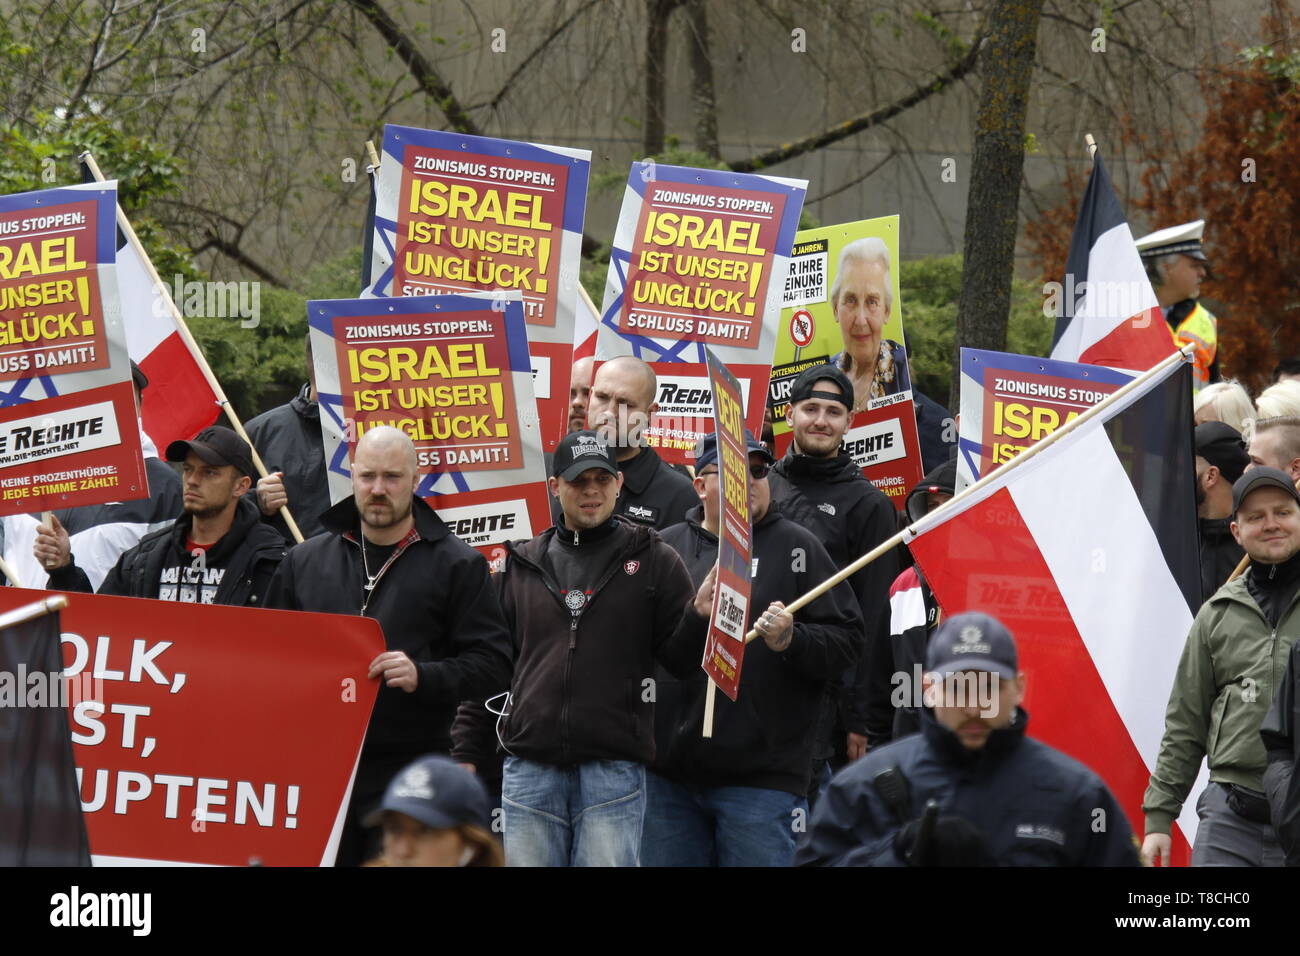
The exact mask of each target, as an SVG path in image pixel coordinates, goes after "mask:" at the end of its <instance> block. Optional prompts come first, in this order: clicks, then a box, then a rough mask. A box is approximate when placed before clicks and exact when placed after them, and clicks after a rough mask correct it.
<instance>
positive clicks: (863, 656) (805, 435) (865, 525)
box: [771, 365, 898, 796]
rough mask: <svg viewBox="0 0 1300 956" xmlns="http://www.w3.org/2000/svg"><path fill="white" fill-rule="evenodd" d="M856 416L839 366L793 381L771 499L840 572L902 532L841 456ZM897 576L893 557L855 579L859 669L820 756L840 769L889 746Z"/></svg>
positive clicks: (828, 718) (838, 700) (836, 707)
mask: <svg viewBox="0 0 1300 956" xmlns="http://www.w3.org/2000/svg"><path fill="white" fill-rule="evenodd" d="M852 409H853V386H852V385H851V384H850V382H849V379H848V376H846V375H845V374H844V373H843V372H842V371H840V370H839V369H838V368H836V367H835V366H833V365H817V366H814V367H813V368H810V369H808V370H807V371H805V372H804V373H803V374H802V375H800V376H799V377H798V378H797V379H795V381H794V385H793V386H792V387H791V391H790V411H789V414H788V416H787V419H786V421H787V423H788V424H789V425H790V427H791V429H792V430H793V432H794V440H793V442H792V443H791V445H790V448H789V450H788V451H787V452H786V454H785V457H784V458H782V459H781V460H780V461H778V462H777V463H776V465H775V466H774V467H773V469H772V478H771V485H772V500H773V501H774V502H776V504H777V507H778V508H780V510H781V513H782V514H784V515H785V516H786V517H787V518H789V519H790V520H791V521H793V522H795V523H796V524H799V525H802V526H803V527H805V528H807V529H808V530H809V531H812V532H813V533H814V534H816V535H817V537H818V538H819V539H820V540H821V541H822V543H823V544H824V545H825V546H826V551H827V552H828V553H829V554H830V556H831V560H832V561H834V562H835V566H836V567H837V568H842V567H844V566H845V565H847V564H851V563H852V562H853V561H855V560H857V559H858V558H859V557H861V556H862V555H864V554H866V553H867V552H868V551H870V550H871V549H872V548H874V547H875V546H876V545H878V544H880V543H881V542H882V541H885V540H886V539H888V538H890V537H891V536H892V535H893V534H894V532H895V531H896V529H897V518H896V517H895V515H896V512H895V510H894V506H893V505H892V504H890V502H889V499H888V498H887V497H885V495H884V494H883V493H882V492H880V491H878V490H877V489H876V488H875V486H874V485H872V484H871V482H869V481H867V479H866V477H865V476H863V474H862V471H861V469H859V468H858V466H857V465H856V464H854V462H853V459H852V457H850V456H849V455H848V454H847V453H846V452H843V451H841V450H840V445H841V443H842V441H843V439H844V434H845V432H847V431H848V429H849V425H850V424H851V423H852ZM897 575H898V560H897V557H896V556H895V555H894V554H892V553H891V554H887V555H884V556H882V557H881V558H879V559H877V560H876V561H873V562H872V563H871V564H869V565H867V566H866V567H865V568H863V569H862V570H861V571H859V572H858V573H857V574H855V575H853V577H851V578H849V586H850V587H851V588H852V589H853V593H854V594H855V595H856V596H857V600H858V608H859V610H860V612H861V614H862V620H863V622H864V629H865V637H864V639H863V640H864V643H863V645H862V647H861V649H860V652H859V655H858V664H857V667H856V670H854V671H853V672H850V673H848V674H846V675H845V678H844V680H843V682H842V687H843V690H842V691H839V690H838V689H832V690H831V691H829V692H828V695H827V704H826V713H825V717H824V720H825V728H824V731H823V732H822V733H821V734H820V735H819V736H820V739H821V741H822V743H823V746H822V751H821V757H822V758H823V759H825V758H827V757H830V758H832V764H833V765H834V766H839V765H841V764H843V763H844V762H845V760H855V759H857V758H858V757H860V756H862V754H863V753H865V752H866V748H867V742H868V738H870V739H871V742H872V744H873V745H874V744H875V743H877V742H882V741H885V740H888V739H889V735H890V731H891V728H892V725H893V712H892V709H891V707H890V704H889V693H890V686H889V678H890V673H891V671H892V668H893V659H892V654H891V653H890V648H889V585H890V583H891V582H892V581H893V580H894V578H895V577H896V576H897ZM817 782H820V781H817ZM817 782H815V783H817ZM815 792H816V787H815V786H814V789H813V794H814V796H815Z"/></svg>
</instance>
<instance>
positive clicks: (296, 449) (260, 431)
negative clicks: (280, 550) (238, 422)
mask: <svg viewBox="0 0 1300 956" xmlns="http://www.w3.org/2000/svg"><path fill="white" fill-rule="evenodd" d="M244 430H245V431H247V432H248V438H249V441H251V442H252V443H253V447H255V448H256V449H257V451H258V454H260V455H261V456H262V461H263V462H264V463H265V465H266V467H267V468H268V469H269V470H270V474H268V475H267V476H266V477H265V478H262V479H260V480H259V481H258V482H257V489H256V490H257V505H258V507H259V508H261V509H262V514H263V515H264V516H266V519H267V520H268V521H269V522H270V523H271V524H272V525H273V526H274V527H275V528H276V530H277V531H279V532H280V533H281V534H282V535H284V537H285V540H286V541H289V540H292V538H291V536H290V534H289V526H288V525H287V524H286V523H285V521H284V518H283V516H282V515H281V514H280V509H282V508H284V507H285V506H286V505H287V506H288V508H289V510H290V512H291V513H292V514H293V520H294V522H295V523H296V524H297V525H298V530H299V531H301V532H302V535H303V537H304V538H310V537H312V536H313V535H318V534H320V533H321V532H322V531H324V530H325V526H324V525H323V524H321V515H323V514H324V513H325V512H326V511H327V510H328V509H329V507H330V489H329V480H328V478H327V476H326V474H325V444H324V439H323V438H322V437H321V430H320V404H319V403H318V402H317V401H316V366H315V365H313V364H312V357H311V333H310V332H308V333H307V383H306V384H305V385H303V387H302V388H301V389H300V390H299V392H298V394H297V395H295V396H294V397H293V399H291V400H290V401H289V403H288V404H287V405H281V406H279V407H278V408H273V409H271V410H270V411H269V412H263V413H262V414H261V415H258V416H257V417H256V418H254V419H253V420H252V421H250V422H249V423H248V424H247V425H246V426H244Z"/></svg>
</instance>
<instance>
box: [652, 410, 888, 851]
mask: <svg viewBox="0 0 1300 956" xmlns="http://www.w3.org/2000/svg"><path fill="white" fill-rule="evenodd" d="M745 438H746V443H747V446H748V449H749V467H750V515H751V518H752V520H753V535H752V538H751V542H752V549H753V551H752V561H751V565H752V568H753V591H752V592H751V595H750V602H749V606H750V607H751V608H755V609H760V608H765V609H766V610H765V612H764V613H763V615H762V616H761V617H759V618H758V620H757V622H756V626H757V627H758V629H759V632H760V634H761V635H762V638H763V639H762V640H761V641H760V640H755V641H754V642H752V643H751V644H750V645H749V646H748V647H747V648H746V650H745V658H744V666H743V667H742V668H741V672H740V689H739V694H738V696H737V699H736V701H735V702H734V703H733V702H732V701H731V699H730V698H728V697H726V696H724V695H721V694H719V695H718V696H717V699H716V710H715V714H714V725H713V736H712V737H710V738H708V739H705V738H704V737H703V736H702V729H703V726H702V725H703V716H704V697H705V693H706V690H707V686H708V678H707V677H706V676H705V675H704V672H703V671H702V670H700V669H698V668H697V669H695V670H694V671H693V672H692V673H691V675H690V676H689V677H688V678H687V679H686V680H684V681H681V682H673V681H672V680H671V679H670V678H669V677H668V675H665V674H659V675H656V682H657V685H658V693H657V695H656V702H655V742H656V758H655V763H654V764H653V766H652V768H651V772H650V773H649V774H647V783H648V787H649V793H648V797H647V806H646V823H645V832H644V834H643V835H642V838H641V863H642V865H643V866H710V865H718V866H789V865H790V862H791V860H792V859H793V857H794V845H795V831H796V829H799V828H801V826H802V824H803V823H804V822H805V819H806V817H807V813H808V800H807V793H808V777H809V774H810V773H811V771H812V762H813V751H814V750H815V740H814V737H815V735H816V733H817V730H818V722H819V717H820V716H821V707H822V699H823V697H824V696H825V690H826V684H827V683H828V682H829V681H834V680H837V679H838V678H839V676H840V675H841V674H842V673H843V672H844V670H845V669H846V668H847V667H849V666H850V665H851V664H852V663H853V659H854V655H855V654H856V653H857V649H858V647H859V645H860V644H861V635H862V619H861V617H860V616H859V613H858V607H857V601H856V600H855V599H854V595H853V592H852V591H851V590H850V589H849V586H848V584H847V583H841V584H839V585H837V586H836V587H835V588H833V589H832V590H831V591H828V592H827V593H826V594H823V595H821V596H820V597H819V598H817V600H815V601H813V602H811V603H810V604H808V605H807V606H805V607H803V608H801V609H800V610H799V611H798V612H797V613H796V614H795V615H793V617H792V616H791V615H790V614H788V613H786V612H785V610H784V608H785V602H787V601H791V600H793V599H794V598H796V597H798V596H799V595H801V594H803V593H805V592H807V591H810V590H812V588H814V587H815V586H816V585H818V584H820V583H821V582H822V581H824V580H826V578H828V577H830V576H831V575H833V574H834V573H835V565H834V563H833V562H832V561H831V559H830V556H829V555H828V554H827V553H826V549H825V548H823V547H822V545H821V543H820V542H819V541H818V540H817V538H816V537H815V536H814V535H813V533H812V532H811V531H808V530H806V529H804V528H801V527H799V526H798V525H796V524H794V523H793V522H791V521H787V520H786V519H785V518H784V517H782V516H781V514H780V513H779V512H778V511H777V510H776V508H775V507H773V506H772V505H771V496H770V494H769V491H768V479H767V473H768V469H769V468H770V466H771V463H772V456H771V455H770V454H769V453H768V451H767V449H766V448H765V447H764V446H763V445H762V444H760V443H759V442H758V440H757V439H755V438H754V436H753V435H751V434H749V432H746V433H745ZM695 469H696V472H695V490H696V492H697V493H698V494H699V497H700V504H699V505H697V506H696V507H695V508H694V509H692V510H691V511H689V512H687V515H686V521H684V522H683V523H681V524H678V525H674V526H673V527H671V528H669V529H668V530H667V531H665V532H664V534H663V537H664V540H665V541H666V542H668V543H669V544H670V545H672V546H673V547H674V548H675V549H677V553H678V554H680V555H681V556H682V559H683V560H684V561H685V562H686V566H687V569H688V570H689V571H690V572H691V580H692V581H694V582H702V581H703V580H704V579H705V578H706V577H707V576H708V574H709V572H710V570H711V569H712V568H713V566H714V564H715V562H716V561H717V557H718V523H719V519H720V513H721V502H720V500H719V494H718V492H719V487H718V485H719V478H718V445H717V436H716V435H706V436H705V437H704V438H703V439H702V440H701V442H700V445H699V447H698V448H697V450H696V458H695Z"/></svg>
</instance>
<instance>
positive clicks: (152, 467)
mask: <svg viewBox="0 0 1300 956" xmlns="http://www.w3.org/2000/svg"><path fill="white" fill-rule="evenodd" d="M131 383H132V386H133V388H134V391H135V409H136V422H137V427H138V428H139V432H140V448H141V451H142V452H143V454H144V471H145V478H146V480H147V481H148V482H149V497H147V498H137V499H136V500H134V501H116V502H109V503H107V504H102V505H83V506H81V507H79V508H62V509H60V510H58V511H55V512H53V515H54V521H52V522H50V523H49V524H47V525H46V526H45V527H46V530H47V531H53V530H54V528H55V527H56V523H57V526H58V527H62V528H63V529H64V530H65V531H66V532H67V535H68V539H69V548H70V550H71V551H72V552H74V553H75V554H76V555H77V559H78V561H79V562H80V566H81V569H82V570H83V571H84V572H85V574H86V577H87V578H88V579H89V581H90V585H91V587H92V588H98V587H99V586H100V585H101V584H103V583H104V578H105V577H107V576H108V572H109V571H111V570H112V569H113V565H115V564H116V563H117V560H118V558H120V557H121V556H122V552H124V551H126V550H127V549H129V548H131V547H133V546H135V545H136V544H138V543H139V542H140V539H141V538H143V537H144V536H145V535H146V534H149V533H150V532H153V531H157V530H159V529H160V528H165V527H167V526H168V525H170V524H171V523H172V522H173V521H174V520H175V519H176V516H177V515H178V514H179V513H180V511H181V482H180V479H179V478H178V477H177V476H176V472H175V471H173V470H172V469H171V468H170V467H169V466H168V465H166V464H164V463H163V462H162V461H160V460H159V458H158V447H157V446H156V445H155V444H154V443H153V440H152V439H151V438H150V437H149V435H148V434H147V433H146V432H145V430H144V425H143V424H142V423H141V422H140V414H141V412H140V409H141V407H142V403H143V401H144V398H145V391H146V389H147V387H148V385H149V379H148V377H147V376H146V375H145V374H144V372H143V371H141V370H140V366H138V365H136V364H135V362H132V363H131ZM42 523H43V522H42V520H41V519H40V518H39V517H38V516H36V515H29V514H16V515H8V516H6V517H5V518H4V519H3V522H2V523H0V528H2V529H3V541H4V558H5V561H6V562H7V563H8V565H9V566H10V567H11V568H13V569H14V573H15V574H16V576H17V577H18V580H19V581H20V582H21V583H22V585H23V587H28V588H45V587H54V586H55V585H53V584H50V583H49V572H50V570H51V569H50V568H47V567H45V566H44V565H43V564H42V563H41V562H40V561H39V560H38V559H37V557H36V553H35V550H34V545H35V543H36V536H37V526H38V525H41V524H42Z"/></svg>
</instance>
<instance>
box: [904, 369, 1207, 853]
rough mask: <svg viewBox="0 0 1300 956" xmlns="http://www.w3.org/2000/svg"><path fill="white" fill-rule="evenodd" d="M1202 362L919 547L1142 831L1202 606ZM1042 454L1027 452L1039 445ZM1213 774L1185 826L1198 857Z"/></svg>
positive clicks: (1049, 723) (1045, 734)
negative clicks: (1197, 462) (1198, 497)
mask: <svg viewBox="0 0 1300 956" xmlns="http://www.w3.org/2000/svg"><path fill="white" fill-rule="evenodd" d="M1190 388H1191V382H1190V368H1189V366H1188V365H1187V364H1186V363H1185V362H1179V363H1171V364H1170V367H1169V368H1168V369H1162V370H1160V371H1159V372H1157V373H1155V374H1153V375H1152V377H1151V378H1150V379H1149V380H1147V381H1145V382H1143V383H1142V384H1141V385H1139V386H1138V387H1136V388H1134V389H1133V390H1132V391H1130V392H1128V393H1125V394H1122V395H1120V396H1119V398H1117V399H1108V400H1107V403H1106V405H1105V407H1104V408H1103V409H1102V410H1101V411H1100V412H1098V414H1097V415H1096V416H1094V417H1093V418H1091V419H1089V420H1087V421H1085V422H1083V423H1082V424H1081V425H1079V426H1077V427H1076V428H1075V429H1074V430H1073V431H1072V432H1071V433H1070V434H1067V435H1063V436H1062V437H1061V438H1060V439H1059V440H1058V441H1056V442H1054V443H1053V444H1051V445H1049V446H1048V447H1045V448H1043V449H1042V450H1041V451H1039V452H1038V453H1036V454H1033V455H1032V456H1031V457H1023V456H1022V457H1021V458H1020V459H1018V460H1017V462H1016V463H1015V465H1014V466H1013V467H1011V468H1009V469H1008V470H1007V471H1006V472H1005V473H1003V474H1002V475H1000V476H998V477H996V478H994V479H993V480H992V481H989V482H987V483H985V484H983V485H981V486H977V487H975V488H974V490H972V491H971V492H970V493H969V494H968V495H966V496H965V497H964V498H961V499H957V500H955V501H954V502H953V503H952V505H951V506H948V507H945V508H944V509H943V511H942V512H934V513H932V514H931V515H929V516H927V517H926V518H923V519H922V520H921V521H919V522H917V523H916V525H915V526H914V528H913V532H914V534H915V537H914V538H913V540H911V541H910V542H909V547H910V549H911V551H912V554H913V555H914V556H915V557H916V561H917V564H918V565H919V566H920V568H921V572H922V574H924V575H925V579H926V581H927V582H928V583H929V585H930V587H931V589H932V590H933V592H934V595H935V597H936V599H937V600H938V602H939V604H940V606H941V607H942V609H943V611H944V614H945V616H951V615H953V614H957V613H960V612H962V611H975V610H978V611H984V612H985V613H988V614H991V615H993V616H994V617H997V618H998V619H1000V620H1001V621H1002V622H1003V623H1004V624H1006V625H1007V627H1008V628H1010V630H1011V632H1012V633H1013V634H1014V635H1015V636H1016V640H1017V644H1018V646H1019V650H1020V663H1021V669H1022V670H1023V671H1024V673H1025V675H1026V682H1027V683H1026V689H1025V690H1026V697H1025V708H1026V710H1027V711H1028V712H1029V715H1030V724H1029V731H1030V734H1031V735H1032V736H1033V737H1035V738H1037V739H1039V740H1042V741H1043V742H1045V743H1047V744H1049V745H1051V746H1053V747H1056V748H1058V749H1060V750H1062V751H1064V752H1065V753H1067V754H1069V755H1070V756H1072V757H1074V758H1075V759H1076V760H1079V761H1081V762H1082V763H1084V764H1086V765H1087V766H1089V767H1090V768H1092V769H1093V770H1094V771H1095V772H1096V773H1097V774H1099V775H1100V776H1101V777H1102V779H1103V780H1105V782H1106V784H1107V785H1108V786H1109V787H1110V789H1111V791H1112V792H1113V793H1114V794H1115V796H1116V798H1117V799H1118V801H1119V803H1120V805H1121V806H1122V807H1123V808H1124V811H1125V814H1126V815H1127V817H1128V819H1129V822H1130V824H1131V825H1132V827H1133V830H1134V832H1136V833H1139V834H1141V833H1142V832H1143V831H1144V819H1143V815H1142V809H1141V807H1142V796H1143V793H1144V791H1145V790H1146V787H1147V783H1148V781H1149V777H1150V774H1151V771H1152V770H1153V769H1154V767H1155V763H1156V757H1157V755H1158V753H1159V749H1160V740H1161V737H1162V736H1163V733H1164V716H1165V709H1166V706H1167V704H1168V699H1169V691H1170V688H1171V686H1172V684H1173V678H1174V672H1175V670H1176V668H1177V665H1178V659H1179V657H1180V655H1181V653H1182V650H1183V646H1184V644H1185V643H1186V639H1187V634H1188V631H1189V630H1190V629H1191V625H1192V619H1193V617H1194V615H1195V613H1196V610H1197V609H1198V608H1199V606H1200V584H1199V580H1200V578H1199V570H1198V557H1197V555H1198V550H1197V539H1196V534H1197V530H1196V504H1195V486H1194V477H1195V468H1194V465H1193V454H1194V452H1193V445H1192V428H1193V425H1192V408H1191V403H1190V402H1188V401H1187V395H1188V393H1189V390H1190ZM1026 454H1028V452H1026ZM1207 779H1208V777H1207V774H1206V771H1205V770H1204V768H1202V770H1201V776H1200V778H1199V779H1198V781H1197V784H1196V786H1195V787H1194V788H1193V791H1192V793H1191V794H1190V795H1189V796H1188V799H1187V801H1186V802H1185V803H1184V805H1183V811H1182V814H1181V815H1180V816H1179V818H1178V821H1177V823H1176V825H1175V828H1174V830H1175V832H1174V834H1173V840H1174V853H1175V856H1174V860H1175V862H1183V863H1185V862H1186V861H1187V860H1188V858H1189V856H1190V852H1189V851H1190V846H1191V842H1192V840H1193V839H1194V837H1195V832H1196V813H1195V804H1196V797H1197V795H1198V794H1199V792H1200V789H1201V788H1203V787H1204V785H1205V782H1206V780H1207Z"/></svg>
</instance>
